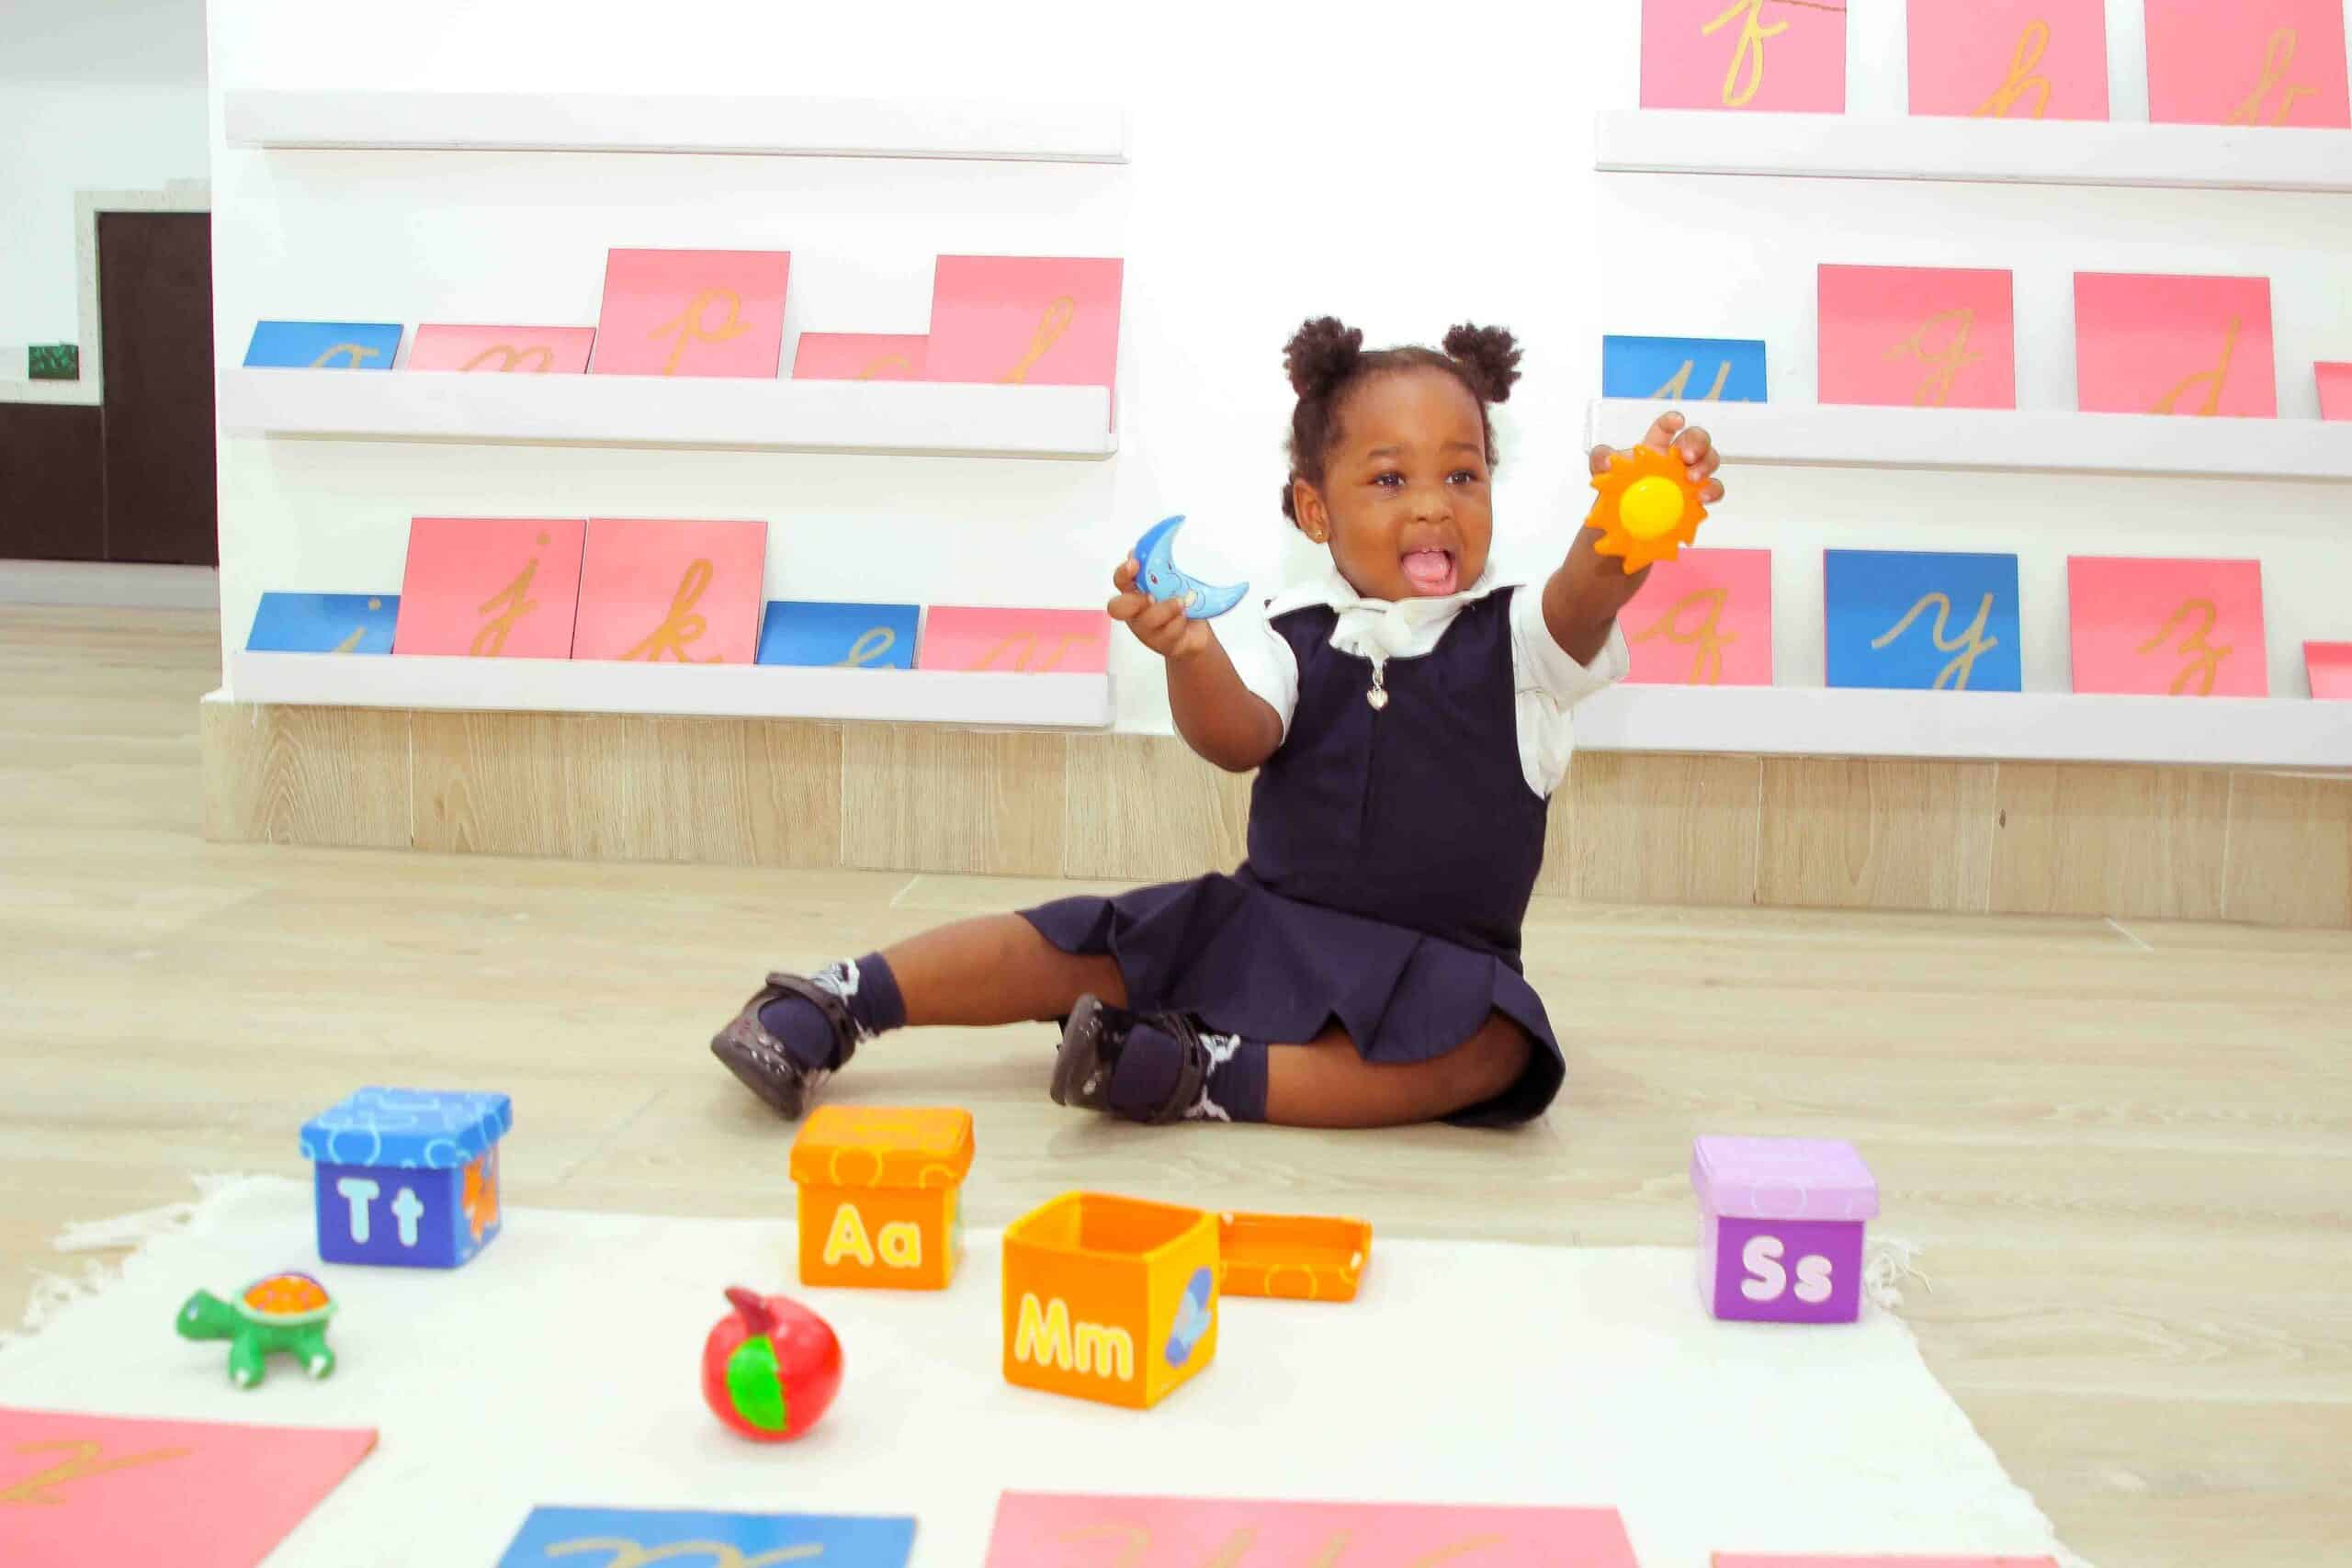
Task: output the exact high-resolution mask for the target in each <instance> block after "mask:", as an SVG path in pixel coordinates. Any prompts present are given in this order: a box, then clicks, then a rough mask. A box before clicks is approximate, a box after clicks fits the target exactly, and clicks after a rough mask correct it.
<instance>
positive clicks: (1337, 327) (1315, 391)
mask: <svg viewBox="0 0 2352 1568" xmlns="http://www.w3.org/2000/svg"><path fill="white" fill-rule="evenodd" d="M1362 355H1363V332H1362V331H1361V330H1360V329H1358V328H1355V327H1351V326H1344V325H1342V324H1341V323H1340V319H1339V318H1338V317H1337V316H1317V317H1316V318H1315V319H1314V320H1313V321H1308V322H1307V323H1306V325H1305V326H1302V327H1300V328H1299V329H1298V331H1297V332H1295V333H1292V334H1291V340H1290V344H1289V345H1288V346H1287V347H1285V348H1284V349H1283V369H1284V370H1286V371H1288V372H1289V373H1290V385H1291V390H1293V391H1295V392H1296V393H1297V394H1298V395H1299V396H1300V397H1302V398H1312V397H1317V396H1319V395H1320V394H1322V393H1323V392H1326V391H1329V389H1331V388H1333V387H1335V386H1337V385H1339V383H1340V381H1341V380H1343V379H1345V378H1346V377H1347V374H1348V372H1349V371H1351V370H1353V369H1354V368H1355V366H1356V361H1357V359H1358V358H1360V357H1362Z"/></svg>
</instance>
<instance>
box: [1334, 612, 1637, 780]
mask: <svg viewBox="0 0 2352 1568" xmlns="http://www.w3.org/2000/svg"><path fill="white" fill-rule="evenodd" d="M1510 594H1511V599H1510V651H1511V672H1512V675H1513V676H1514V677H1515V680H1516V684H1517V688H1518V709H1519V767H1520V773H1521V776H1522V777H1524V778H1525V779H1526V780H1527V787H1528V788H1529V789H1531V790H1533V791H1534V792H1535V793H1536V794H1537V795H1542V796H1544V798H1545V799H1547V800H1548V799H1550V798H1551V795H1552V792H1553V791H1554V790H1556V789H1558V788H1559V787H1560V781H1561V780H1562V779H1565V778H1566V777H1567V776H1568V758H1569V757H1570V756H1571V755H1572V754H1573V753H1574V752H1575V750H1576V726H1575V724H1574V722H1573V721H1572V720H1571V719H1570V718H1569V716H1568V710H1569V709H1571V708H1573V707H1575V706H1576V705H1577V704H1578V703H1580V702H1582V701H1584V699H1585V698H1587V697H1589V696H1590V695H1592V694H1593V693H1595V692H1599V691H1604V690H1606V689H1607V688H1608V687H1610V686H1612V685H1614V684H1616V683H1617V682H1619V681H1622V680H1623V679H1624V678H1625V672H1626V671H1628V670H1629V669H1631V668H1632V667H1633V653H1632V650H1631V649H1628V648H1627V647H1626V646H1625V634H1624V632H1623V630H1622V629H1621V628H1619V627H1618V626H1615V625H1611V626H1610V628H1609V640H1608V641H1607V642H1605V643H1603V644H1601V648H1600V653H1599V654H1598V655H1597V656H1595V658H1594V659H1593V661H1592V662H1591V663H1590V664H1589V665H1588V664H1579V663H1577V661H1576V660H1573V659H1571V658H1569V657H1568V654H1567V650H1566V649H1563V648H1562V647H1561V646H1560V645H1559V644H1558V643H1556V642H1555V641H1553V640H1552V628H1551V627H1549V626H1545V625H1544V589H1543V587H1542V585H1541V584H1538V583H1530V584H1528V585H1527V586H1525V587H1522V588H1514V589H1512V590H1511V591H1510ZM1293 679H1294V681H1295V679H1296V677H1295V675H1294V677H1293Z"/></svg>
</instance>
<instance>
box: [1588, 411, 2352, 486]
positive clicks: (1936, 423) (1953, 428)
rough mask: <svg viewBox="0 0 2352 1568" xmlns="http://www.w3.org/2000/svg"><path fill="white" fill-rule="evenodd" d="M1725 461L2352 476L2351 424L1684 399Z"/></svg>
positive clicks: (1606, 431)
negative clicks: (1721, 451) (1712, 439)
mask: <svg viewBox="0 0 2352 1568" xmlns="http://www.w3.org/2000/svg"><path fill="white" fill-rule="evenodd" d="M1672 406H1674V407H1677V408H1679V409H1680V410H1681V411H1682V412H1683V413H1685V414H1686V415H1688V416H1689V417H1690V419H1691V421H1692V423H1698V424H1702V425H1704V426H1706V428H1707V431H1708V434H1710V435H1712V436H1713V438H1714V442H1715V445H1716V446H1719V447H1721V448H1722V449H1723V453H1724V461H1725V462H1731V463H1770V464H1776V465H1781V466H1802V467H1808V468H1999V469H2008V470H2011V471H2018V470H2026V471H2033V472H2041V473H2091V474H2158V475H2166V476H2172V477H2182V476H2199V477H2210V478H2222V479H2334V480H2346V479H2352V423H2344V422H2340V421H2339V422H2336V423H2327V422H2324V421H2321V420H2315V419H2198V418H2193V417H2190V416H2188V415H2165V414H2131V413H2045V412H2013V411H2010V410H2006V409H1914V408H1870V407H1858V406H1849V405H1823V404H1817V403H1717V402H1689V401H1685V402H1679V403H1676V404H1674V405H1672ZM1666 407H1668V404H1666V403H1664V402H1655V401H1650V400H1641V399H1622V398H1600V399H1595V400H1593V401H1592V402H1591V403H1590V405H1589V408H1588V410H1587V413H1586V419H1585V441H1586V445H1588V446H1592V445H1596V444H1599V443H1600V442H1603V441H1607V442H1611V443H1622V442H1625V441H1629V440H1634V439H1636V438H1637V437H1638V436H1639V434H1640V433H1641V432H1642V431H1643V430H1645V429H1646V428H1648V426H1649V423H1650V422H1651V421H1652V420H1654V419H1656V418H1657V415H1658V412H1660V411H1661V410H1663V409H1665V408H1666Z"/></svg>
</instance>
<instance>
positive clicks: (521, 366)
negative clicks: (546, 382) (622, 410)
mask: <svg viewBox="0 0 2352 1568" xmlns="http://www.w3.org/2000/svg"><path fill="white" fill-rule="evenodd" d="M595 341H596V329H595V328H594V327H436V326H423V327H419V328H417V329H416V339H415V341H414V342H413V343H412V344H410V345H409V351H408V368H410V369H411V370H496V371H507V370H514V371H521V372H525V373H527V374H532V375H547V374H550V373H552V374H554V375H558V376H577V375H579V374H580V373H581V372H582V371H583V370H585V369H587V368H588V350H589V348H590V347H591V345H593V344H594V343H595Z"/></svg>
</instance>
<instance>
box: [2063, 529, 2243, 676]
mask: <svg viewBox="0 0 2352 1568" xmlns="http://www.w3.org/2000/svg"><path fill="white" fill-rule="evenodd" d="M2066 600H2067V609H2068V616H2069V621H2070V626H2069V642H2070V645H2071V647H2072V649H2073V650H2074V660H2075V691H2077V692H2120V693H2129V694H2139V695H2147V696H2176V697H2180V696H2188V697H2202V696H2216V697H2267V696H2268V695H2269V694H2270V671H2269V661H2268V659H2267V654H2266V652H2265V649H2264V645H2263V626H2262V563H2261V562H2260V561H2258V560H2142V559H2133V558H2120V557H2111V556H2069V557H2067V558H2066Z"/></svg>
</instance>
